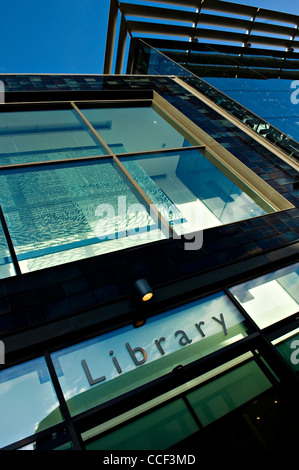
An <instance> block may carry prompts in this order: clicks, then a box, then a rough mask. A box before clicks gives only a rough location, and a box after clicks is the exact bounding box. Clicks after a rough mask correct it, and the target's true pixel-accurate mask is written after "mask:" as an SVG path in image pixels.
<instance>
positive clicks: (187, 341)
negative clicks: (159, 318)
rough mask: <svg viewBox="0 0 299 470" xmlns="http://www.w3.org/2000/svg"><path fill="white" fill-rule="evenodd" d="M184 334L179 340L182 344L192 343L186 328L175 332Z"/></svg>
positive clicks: (176, 334)
mask: <svg viewBox="0 0 299 470" xmlns="http://www.w3.org/2000/svg"><path fill="white" fill-rule="evenodd" d="M178 335H182V337H181V338H180V340H179V343H180V345H181V346H186V345H187V344H190V343H192V339H189V338H188V336H187V334H186V333H185V331H184V330H178V331H176V332H175V334H174V336H175V337H176V336H178Z"/></svg>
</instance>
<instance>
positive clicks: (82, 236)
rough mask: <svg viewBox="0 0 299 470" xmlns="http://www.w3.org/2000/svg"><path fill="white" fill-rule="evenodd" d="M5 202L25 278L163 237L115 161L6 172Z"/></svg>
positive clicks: (0, 187)
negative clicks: (116, 166)
mask: <svg viewBox="0 0 299 470" xmlns="http://www.w3.org/2000/svg"><path fill="white" fill-rule="evenodd" d="M0 201H1V204H2V208H3V212H4V215H5V218H6V221H7V225H8V228H9V231H10V234H11V238H12V241H13V244H14V247H15V251H16V254H17V256H18V259H19V261H20V264H21V269H22V271H23V272H25V271H28V270H29V271H31V270H35V269H41V268H43V267H47V266H52V265H55V264H61V263H65V262H69V261H73V260H76V259H81V258H82V257H83V258H86V257H89V256H94V255H96V254H101V253H105V252H107V251H114V250H118V249H122V248H126V247H128V246H132V245H136V244H140V243H146V242H149V241H153V240H156V239H157V238H160V235H161V234H160V231H159V230H158V229H157V227H156V226H155V223H154V221H153V219H152V218H151V217H150V216H149V214H148V213H147V211H146V208H145V207H144V206H141V204H140V203H139V200H138V199H137V197H136V195H135V194H134V193H132V191H131V190H130V189H129V188H128V186H127V184H126V183H125V181H124V180H123V179H122V176H120V174H119V172H118V171H117V169H115V168H114V166H113V163H112V160H107V159H104V160H101V162H88V163H87V162H84V163H79V162H78V163H73V164H71V165H69V164H61V165H57V166H55V165H51V166H42V167H38V168H36V167H31V168H21V169H14V170H5V171H4V170H3V171H2V172H1V174H0ZM136 204H137V206H136Z"/></svg>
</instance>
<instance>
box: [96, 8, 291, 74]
mask: <svg viewBox="0 0 299 470" xmlns="http://www.w3.org/2000/svg"><path fill="white" fill-rule="evenodd" d="M152 1H153V2H158V3H159V6H157V7H155V6H147V5H144V4H143V0H140V2H139V4H132V3H128V2H124V3H122V2H119V1H118V0H111V2H110V13H109V22H108V31H107V41H106V54H105V64H104V73H111V72H112V62H113V53H114V49H115V47H114V46H115V44H116V43H117V56H116V64H115V73H121V72H122V69H123V63H124V56H125V46H126V39H127V36H129V37H130V39H131V40H134V39H135V38H138V35H140V34H142V35H143V38H144V37H145V40H146V35H148V37H149V38H153V37H157V36H160V35H162V36H166V37H167V38H168V39H169V38H173V39H177V38H181V39H182V40H185V41H186V42H189V41H192V40H193V41H194V40H195V41H198V42H199V43H204V42H205V41H213V42H214V43H215V44H219V45H221V44H227V43H232V44H234V45H235V46H240V47H241V46H245V45H247V46H249V45H250V46H253V47H266V48H267V49H270V50H271V49H273V50H277V49H281V51H282V52H283V51H284V52H285V51H286V50H288V51H293V50H296V49H297V50H298V51H299V35H298V29H299V16H298V15H292V14H288V13H283V12H277V11H272V10H266V9H264V8H258V7H254V6H247V5H240V4H237V3H232V2H226V1H222V0H202V1H200V0H162V1H159V0H152ZM161 3H163V4H164V5H165V6H164V7H161V6H160V5H161ZM178 7H179V8H178ZM118 15H119V16H120V17H121V22H120V30H119V36H118V38H116V31H117V18H118ZM157 20H158V21H159V22H156V21H157ZM278 23H279V24H278Z"/></svg>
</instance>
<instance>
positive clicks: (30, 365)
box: [0, 358, 62, 447]
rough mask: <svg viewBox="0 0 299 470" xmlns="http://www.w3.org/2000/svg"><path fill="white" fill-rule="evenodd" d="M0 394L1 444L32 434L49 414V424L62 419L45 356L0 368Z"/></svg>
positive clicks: (0, 445) (5, 444) (1, 445)
mask: <svg viewBox="0 0 299 470" xmlns="http://www.w3.org/2000/svg"><path fill="white" fill-rule="evenodd" d="M0 396H1V400H0V414H1V426H0V447H4V446H7V445H9V444H11V443H13V442H15V441H18V440H20V439H23V438H25V437H27V436H30V435H31V434H34V433H35V431H36V428H37V427H38V424H39V422H40V421H42V420H43V419H44V418H45V417H46V416H48V415H49V414H51V416H52V421H51V424H52V425H54V424H57V423H59V422H61V421H62V416H61V413H60V410H59V407H58V400H57V397H56V394H55V391H54V388H53V385H52V382H51V380H50V375H49V371H48V368H47V366H46V362H45V359H44V358H38V359H35V360H33V361H30V362H25V363H24V364H21V365H18V366H15V367H11V368H9V369H5V370H3V371H0ZM53 410H55V412H54V413H52V412H53Z"/></svg>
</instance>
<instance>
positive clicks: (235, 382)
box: [187, 361, 272, 426]
mask: <svg viewBox="0 0 299 470" xmlns="http://www.w3.org/2000/svg"><path fill="white" fill-rule="evenodd" d="M271 386H272V385H271V382H270V381H269V380H268V379H267V378H266V376H265V375H264V374H263V373H262V371H261V370H260V368H259V367H258V366H257V364H256V363H255V362H254V361H250V362H248V363H247V364H244V365H243V366H240V367H238V368H237V369H235V370H232V371H231V372H228V373H227V374H225V375H224V376H222V377H219V378H218V379H216V380H214V381H213V382H210V383H209V384H207V385H204V386H203V387H201V388H199V389H197V390H195V391H194V392H191V393H189V394H188V395H187V397H188V400H189V402H190V403H191V406H192V408H193V409H194V411H195V413H196V414H197V416H198V418H199V420H200V422H201V424H202V425H203V426H206V425H207V424H209V423H212V422H213V421H215V420H216V419H218V418H220V417H221V416H224V415H225V414H227V413H229V412H230V411H232V410H234V409H235V408H237V407H238V406H241V405H242V404H243V403H246V402H247V401H248V400H250V399H252V398H254V397H256V396H257V395H259V394H260V393H262V392H264V391H265V390H267V389H269V388H270V387H271Z"/></svg>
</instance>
